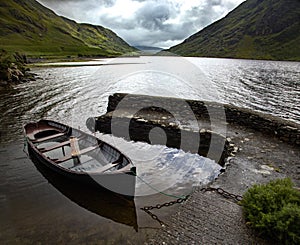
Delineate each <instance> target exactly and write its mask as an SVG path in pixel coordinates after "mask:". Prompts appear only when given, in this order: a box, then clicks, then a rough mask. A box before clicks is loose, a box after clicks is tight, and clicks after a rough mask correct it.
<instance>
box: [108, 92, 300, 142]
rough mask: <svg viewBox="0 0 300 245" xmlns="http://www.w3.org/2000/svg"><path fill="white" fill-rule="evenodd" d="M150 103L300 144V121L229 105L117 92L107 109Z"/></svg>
mask: <svg viewBox="0 0 300 245" xmlns="http://www.w3.org/2000/svg"><path fill="white" fill-rule="evenodd" d="M120 102H121V104H120ZM147 104H153V105H154V106H155V107H156V110H157V111H159V110H164V109H166V108H172V110H175V111H176V110H177V113H178V115H181V116H182V117H185V118H186V119H187V120H189V119H191V118H189V117H191V114H194V116H195V117H196V118H197V119H204V120H212V119H213V120H217V119H218V118H220V120H223V119H224V120H226V122H227V123H235V124H238V125H243V126H246V127H249V128H252V129H255V130H258V131H261V132H264V133H267V134H268V135H272V136H274V137H277V138H279V139H280V140H282V141H284V142H287V143H290V144H294V145H300V125H299V124H296V123H293V122H290V121H287V120H284V119H280V118H277V117H274V116H271V115H267V114H263V113H259V112H255V111H252V110H249V109H244V108H239V107H236V106H233V105H228V104H220V103H215V102H205V101H195V100H182V99H177V98H167V97H154V96H146V95H129V94H121V93H117V94H114V95H111V96H110V97H109V103H108V107H107V112H112V111H114V110H116V109H123V110H124V109H128V110H130V109H135V108H139V107H142V106H143V105H147ZM118 105H119V106H118ZM120 105H121V106H120ZM156 105H161V106H156ZM178 105H179V106H178ZM159 107H160V108H159ZM161 108H164V109H161ZM191 112H192V113H191Z"/></svg>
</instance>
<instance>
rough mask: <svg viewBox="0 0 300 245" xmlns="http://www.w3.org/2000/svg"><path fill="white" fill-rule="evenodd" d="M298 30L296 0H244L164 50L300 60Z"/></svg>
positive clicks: (299, 4) (298, 3)
mask: <svg viewBox="0 0 300 245" xmlns="http://www.w3.org/2000/svg"><path fill="white" fill-rule="evenodd" d="M299 30H300V1H299V0H277V1H275V0H247V1H245V2H243V3H241V4H240V5H239V6H238V7H237V8H235V9H234V10H232V11H231V12H229V13H228V14H227V15H226V16H225V17H223V18H222V19H220V20H218V21H216V22H214V23H212V24H211V25H209V26H207V27H205V28H203V29H202V30H201V31H199V32H197V33H195V34H193V35H191V36H190V37H188V38H187V39H186V40H184V41H183V42H182V43H181V44H178V45H176V46H173V47H171V48H170V49H168V50H166V51H168V52H172V53H175V54H178V55H183V56H206V57H223V58H246V59H270V60H295V61H300V49H299V48H298V46H299V43H300V32H299Z"/></svg>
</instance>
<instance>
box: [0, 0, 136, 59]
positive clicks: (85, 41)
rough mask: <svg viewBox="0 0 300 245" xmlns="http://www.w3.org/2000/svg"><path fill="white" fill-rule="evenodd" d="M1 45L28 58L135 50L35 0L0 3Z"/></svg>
mask: <svg viewBox="0 0 300 245" xmlns="http://www.w3.org/2000/svg"><path fill="white" fill-rule="evenodd" d="M0 46H1V48H4V49H5V50H7V51H8V52H10V53H13V52H16V51H18V52H21V53H25V54H26V55H27V56H30V57H67V56H71V57H78V56H81V57H84V56H90V57H91V56H102V57H103V56H105V57H111V56H118V55H122V54H125V53H128V52H132V51H135V48H133V47H130V46H129V45H128V44H127V43H126V42H125V41H123V40H122V39H121V38H120V37H118V36H117V35H116V34H115V33H114V32H112V31H111V30H109V29H106V28H104V27H102V26H94V25H90V24H78V23H76V22H75V21H72V20H69V19H67V18H64V17H61V16H57V15H56V14H55V13H54V12H53V11H51V10H49V9H47V8H46V7H44V6H43V5H41V4H40V3H38V2H37V1H35V0H17V1H16V0H6V1H1V2H0Z"/></svg>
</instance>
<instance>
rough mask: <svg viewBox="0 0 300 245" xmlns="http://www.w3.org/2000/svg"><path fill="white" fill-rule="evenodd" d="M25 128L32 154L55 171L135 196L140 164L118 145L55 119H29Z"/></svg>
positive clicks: (76, 179)
mask: <svg viewBox="0 0 300 245" xmlns="http://www.w3.org/2000/svg"><path fill="white" fill-rule="evenodd" d="M24 131H25V132H24V133H25V136H26V141H27V145H28V152H29V154H30V155H31V156H34V157H35V158H37V159H38V161H39V162H40V163H41V164H43V165H45V166H46V167H48V168H49V169H51V170H52V171H55V172H57V173H59V174H61V175H63V176H65V177H68V178H69V179H72V180H75V181H79V182H82V183H87V184H93V185H101V186H102V187H105V188H106V189H109V190H110V191H114V192H117V193H120V194H123V195H127V196H134V193H135V176H136V168H135V167H134V166H133V165H132V162H131V160H130V159H129V158H128V157H127V156H126V155H124V154H123V153H121V152H120V151H119V150H118V149H117V148H115V147H114V146H112V145H110V144H108V143H106V142H104V141H102V140H100V139H98V138H97V137H95V136H93V135H90V134H87V133H85V132H83V131H81V130H79V129H76V128H72V127H70V126H67V125H64V124H62V123H59V122H55V121H51V120H40V121H38V122H36V123H28V124H26V125H25V126H24Z"/></svg>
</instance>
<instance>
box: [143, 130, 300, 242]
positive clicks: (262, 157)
mask: <svg viewBox="0 0 300 245" xmlns="http://www.w3.org/2000/svg"><path fill="white" fill-rule="evenodd" d="M227 135H228V136H230V137H231V138H232V140H233V141H234V142H235V143H236V145H238V147H239V148H240V151H239V152H238V153H237V154H236V156H235V157H233V158H231V160H230V161H229V162H230V163H229V165H228V166H227V168H226V171H225V172H224V173H223V174H221V175H220V176H219V178H218V179H217V180H216V181H215V182H214V183H212V184H211V185H210V186H212V187H215V188H218V187H221V188H223V189H224V190H226V191H228V192H231V193H234V194H239V195H243V193H244V192H245V191H246V190H247V189H248V188H249V187H251V186H252V185H253V184H257V183H266V182H268V181H269V180H271V179H275V178H283V177H286V176H288V177H291V178H292V180H293V181H294V183H295V184H296V185H297V186H300V162H299V159H300V151H299V147H297V146H292V145H288V144H286V143H284V142H281V141H279V140H277V139H274V138H273V137H270V136H267V135H264V134H263V133H261V132H257V131H255V130H251V129H248V128H245V127H241V126H234V125H229V127H228V133H227ZM164 222H165V223H166V224H168V226H166V227H164V228H162V229H160V230H159V231H158V232H157V233H156V234H155V235H154V236H153V237H152V238H150V239H149V240H148V241H147V242H146V244H274V242H273V243H272V242H268V241H265V240H262V239H259V238H258V237H256V235H255V234H253V232H252V231H251V229H249V228H248V227H247V226H246V224H245V221H244V219H243V214H242V209H241V207H240V206H239V205H237V204H236V203H235V202H233V201H231V200H230V199H225V198H224V197H222V196H221V195H219V194H217V193H215V192H201V191H200V188H199V189H198V190H196V192H195V193H193V195H192V196H191V197H190V198H189V199H188V200H187V201H186V202H185V203H184V204H182V205H181V206H180V207H179V210H178V212H177V213H176V214H175V215H173V216H172V217H170V218H169V219H168V220H165V221H164Z"/></svg>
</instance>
